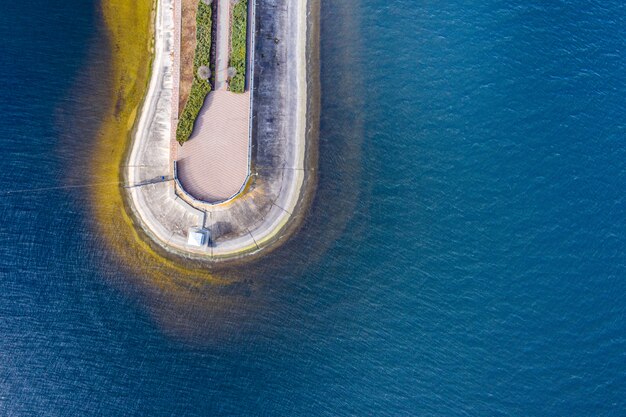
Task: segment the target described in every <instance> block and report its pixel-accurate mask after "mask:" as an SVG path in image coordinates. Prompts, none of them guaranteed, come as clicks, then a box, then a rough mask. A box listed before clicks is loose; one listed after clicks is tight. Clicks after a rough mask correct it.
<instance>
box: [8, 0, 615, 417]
mask: <svg viewBox="0 0 626 417" xmlns="http://www.w3.org/2000/svg"><path fill="white" fill-rule="evenodd" d="M625 39H626V7H625V6H624V4H623V2H620V1H614V0H607V1H603V2H593V1H577V2H574V1H572V0H563V1H559V2H546V1H527V2H512V1H496V0H486V1H482V2H460V1H448V2H428V1H415V0H396V1H393V2H390V1H386V0H345V1H341V2H339V1H337V2H326V1H324V2H322V30H321V45H322V48H321V58H322V65H321V81H322V112H321V132H320V178H319V180H320V181H319V188H318V192H317V194H316V199H315V201H314V203H313V206H312V208H311V212H310V214H309V217H308V220H307V222H306V223H305V225H304V228H303V230H302V232H301V233H299V235H298V236H297V237H296V238H295V239H294V240H293V241H292V242H290V243H289V244H288V245H287V246H285V247H284V248H282V249H281V250H279V251H277V252H276V253H274V254H272V255H271V256H269V257H268V258H266V259H264V260H262V261H260V262H258V263H255V264H252V265H249V266H247V267H245V268H242V269H241V270H240V271H238V274H239V275H240V276H241V277H242V281H241V285H240V286H236V285H235V286H233V287H232V288H229V289H227V290H223V289H220V290H216V289H212V288H210V286H208V288H204V289H199V290H198V291H200V292H201V294H199V295H198V297H197V298H196V299H195V303H194V304H193V305H191V303H186V300H185V299H184V298H183V299H181V297H180V296H178V295H172V294H168V293H167V290H157V289H155V287H151V285H150V283H149V278H146V277H139V276H133V274H132V273H131V272H130V271H129V269H128V268H127V267H125V266H124V265H122V264H121V263H120V262H119V260H118V259H117V258H116V257H115V255H114V254H110V253H106V251H104V250H103V247H105V246H104V245H103V242H102V238H101V237H100V236H99V235H98V229H97V227H96V225H95V224H94V220H93V219H92V216H91V213H90V206H89V204H88V199H87V198H86V197H85V196H84V189H81V188H55V187H64V186H66V185H68V184H70V185H76V184H81V183H82V184H84V183H85V181H89V180H90V179H89V178H87V176H86V175H85V174H84V173H85V172H86V171H87V168H88V166H89V151H90V149H91V148H92V147H93V144H94V143H95V141H96V140H97V136H96V132H97V122H98V120H99V117H100V116H99V115H101V112H102V111H103V109H102V103H104V102H105V101H106V98H107V97H108V95H107V94H109V91H108V90H107V74H108V70H109V69H108V66H107V62H108V61H107V55H108V52H107V44H106V32H105V31H104V29H103V27H102V23H101V20H100V16H99V12H98V3H97V0H51V1H48V2H39V3H37V6H36V7H34V6H33V5H32V4H29V3H27V2H2V3H1V4H0V41H1V42H0V45H1V46H0V108H1V110H0V145H1V149H2V151H3V157H2V158H1V159H0V164H1V167H0V168H1V169H0V188H1V190H2V191H3V193H2V195H1V198H0V219H1V220H0V415H3V416H4V415H6V416H75V415H94V416H95V415H106V416H121V415H137V416H139V415H145V416H174V415H176V416H183V415H184V416H212V415H263V416H278V415H284V416H313V415H327V416H343V415H346V416H347V415H356V416H366V415H381V416H383V415H384V416H403V415H406V416H409V415H410V416H413V415H419V416H421V415H433V416H457V415H459V416H487V415H488V416H496V415H510V416H623V415H626V395H624V393H625V392H626V353H625V352H626V317H625V313H626V251H625V248H626V215H625V214H626V200H625V198H624V191H625V190H626V165H625V162H624V161H625V160H626V143H625V134H626V100H625V97H626V54H625V53H624V49H625V44H624V40H625ZM81 181H82V182H81ZM10 190H13V191H15V190H31V191H29V192H25V193H13V194H7V193H6V191H10ZM172 279H175V277H172ZM198 299H199V300H200V302H198Z"/></svg>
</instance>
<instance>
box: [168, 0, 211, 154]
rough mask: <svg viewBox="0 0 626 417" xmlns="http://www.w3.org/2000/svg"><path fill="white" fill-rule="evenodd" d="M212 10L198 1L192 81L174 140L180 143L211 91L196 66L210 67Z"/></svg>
mask: <svg viewBox="0 0 626 417" xmlns="http://www.w3.org/2000/svg"><path fill="white" fill-rule="evenodd" d="M212 19H213V11H212V8H211V6H209V5H206V4H205V3H204V2H203V1H202V0H200V1H199V2H198V13H197V15H196V54H195V57H194V60H193V73H194V77H193V82H192V84H191V92H190V93H189V98H188V99H187V103H186V104H185V108H184V109H183V111H182V112H181V113H180V115H179V120H178V128H177V129H176V140H177V141H178V143H180V144H181V145H182V144H183V143H184V142H186V141H187V140H188V139H189V136H191V132H192V131H193V125H194V123H195V122H196V118H197V117H198V113H199V112H200V109H201V108H202V105H203V104H204V99H205V98H206V96H207V94H209V92H210V91H211V83H210V82H209V81H206V80H203V79H201V78H199V77H198V68H199V67H201V66H203V65H204V66H207V67H209V68H211V67H212V66H211V65H210V61H211V27H212V25H213V20H212Z"/></svg>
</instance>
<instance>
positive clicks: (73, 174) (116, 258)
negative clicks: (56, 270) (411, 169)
mask: <svg viewBox="0 0 626 417" xmlns="http://www.w3.org/2000/svg"><path fill="white" fill-rule="evenodd" d="M355 1H356V0H355ZM351 3H352V2H332V3H330V2H323V3H322V4H321V16H320V17H321V18H320V20H321V26H320V31H321V33H320V34H316V33H312V34H311V35H312V38H316V37H317V35H319V36H320V37H321V48H320V50H319V54H320V55H321V56H317V54H316V53H313V54H312V55H311V56H310V57H309V59H311V60H313V65H312V66H313V67H315V66H316V65H315V63H316V62H320V58H321V65H320V74H319V75H320V77H319V78H320V80H321V83H320V84H321V90H322V95H321V113H320V125H319V175H318V179H317V181H318V182H317V189H316V192H315V196H314V198H313V200H312V201H311V204H310V205H309V207H308V212H307V213H306V216H304V220H303V222H302V225H301V227H300V229H299V231H298V232H297V233H296V234H295V235H294V236H293V237H292V238H291V239H290V240H289V241H288V242H287V243H285V244H284V245H283V246H281V247H279V248H277V249H276V250H274V251H273V252H271V253H270V254H268V255H266V256H264V257H262V258H260V259H258V260H254V261H251V262H248V263H245V264H243V265H240V266H237V267H227V268H218V269H212V270H211V272H208V273H207V271H206V269H204V270H201V269H193V268H194V266H197V265H194V264H193V263H189V264H188V265H181V264H180V263H177V262H171V261H168V260H163V259H162V257H160V256H159V254H155V248H154V245H150V244H149V243H148V242H147V241H146V237H145V236H144V237H141V236H139V235H138V234H137V231H136V230H134V228H133V227H131V226H130V222H128V220H127V219H126V220H125V218H126V217H127V213H125V210H124V209H123V207H121V204H120V202H121V200H120V199H119V198H118V197H111V195H110V194H112V193H113V192H117V193H120V189H119V187H112V186H108V187H109V188H101V189H96V190H94V192H93V193H92V194H90V195H83V194H80V193H79V192H74V193H73V195H72V197H73V198H74V199H75V201H76V203H77V204H78V205H80V206H81V207H85V210H86V211H87V212H86V213H84V217H85V223H86V229H87V230H89V231H90V233H89V240H90V242H89V246H91V247H92V249H91V250H90V254H89V256H91V257H92V261H93V262H94V263H97V264H98V265H99V266H101V270H102V271H103V274H104V275H105V276H106V277H108V281H109V282H110V283H111V284H112V285H113V286H114V287H116V288H118V289H119V290H120V291H122V292H123V293H126V294H128V295H129V296H131V297H133V298H136V299H138V300H139V303H140V304H141V305H145V306H146V307H147V309H148V312H149V314H150V315H151V316H152V317H153V318H154V320H155V321H156V322H157V323H158V324H159V326H160V327H161V328H162V329H163V331H164V332H165V333H167V334H170V335H171V336H173V337H174V338H175V339H177V340H180V341H183V342H184V343H189V344H192V345H211V344H213V343H219V342H221V341H224V340H232V339H236V338H237V337H241V336H242V335H245V334H246V333H247V332H249V331H254V329H255V327H256V325H257V324H258V320H261V319H260V317H267V315H264V314H262V312H263V311H264V310H266V309H270V308H274V305H273V303H274V302H280V294H277V292H279V291H280V289H281V288H282V289H285V288H288V285H289V282H293V281H294V280H298V279H301V278H303V276H304V275H305V273H306V272H307V271H308V270H310V269H311V268H312V267H313V266H315V265H316V264H318V263H319V262H321V261H322V260H323V259H324V256H325V255H326V254H327V253H328V252H329V251H331V250H332V247H333V244H334V242H336V241H337V240H338V239H340V238H341V236H342V235H343V234H344V233H345V231H346V228H347V226H348V224H349V222H350V220H351V218H352V215H353V214H354V212H355V209H356V206H357V202H359V201H361V202H363V201H369V200H370V199H371V189H370V188H369V187H367V186H365V187H364V185H363V181H361V170H362V161H361V147H362V141H363V119H362V112H361V109H362V107H363V100H364V98H363V96H362V92H363V86H362V75H361V74H360V73H359V71H360V70H361V67H360V66H359V65H358V64H359V62H358V61H359V57H358V54H359V51H360V45H359V42H360V40H359V36H358V34H359V22H358V21H357V20H356V19H357V18H356V16H355V13H353V9H354V5H353V4H351ZM318 6H319V5H318ZM316 9H317V7H315V6H313V7H312V8H311V11H310V13H313V15H312V16H310V17H311V18H312V19H316V18H317V17H316V15H315V14H316V13H319V12H318V11H316ZM120 13H121V12H120ZM331 15H332V16H333V18H332V19H327V17H328V16H331ZM337 16H340V17H337ZM109 20H110V18H109ZM103 21H106V18H105V19H103ZM103 26H104V25H103ZM99 30H101V31H102V39H105V38H106V35H105V34H104V33H105V32H106V29H99ZM330 34H332V36H330ZM110 36H111V35H110ZM112 37H113V40H112V41H111V39H107V40H106V41H104V40H102V41H98V42H99V43H105V42H111V43H112V45H113V46H112V47H111V48H108V49H110V50H112V53H113V54H116V53H118V52H119V45H120V43H119V41H118V42H116V41H115V35H112ZM106 49H107V48H102V45H101V44H100V45H97V47H95V48H94V50H93V54H92V55H93V62H94V65H93V66H92V69H91V70H90V71H87V72H86V73H85V74H83V75H82V76H81V77H80V79H79V80H78V81H77V87H76V90H75V91H74V93H73V95H74V96H75V97H77V99H75V100H73V101H72V103H73V104H72V105H70V106H67V108H64V109H62V110H61V111H60V112H59V114H60V117H59V123H60V126H61V128H62V129H63V131H65V132H67V134H65V135H64V141H63V143H62V145H63V146H62V149H61V152H66V153H68V155H69V154H71V155H74V156H75V155H79V158H78V160H77V161H76V162H75V163H74V164H72V165H71V166H70V168H69V170H68V171H69V172H68V176H67V180H66V181H67V183H75V182H79V181H83V182H84V181H85V179H86V178H88V180H91V181H98V180H102V179H101V177H105V178H109V177H111V176H112V175H113V174H112V173H111V172H110V171H111V162H110V160H114V159H115V155H116V154H119V153H120V151H119V149H116V148H115V146H125V145H124V141H125V140H126V139H125V138H124V137H120V138H109V137H108V136H111V135H112V134H116V133H117V134H119V132H116V131H115V130H113V131H111V130H109V131H107V130H106V129H103V128H102V127H101V125H102V124H105V125H106V123H107V122H106V121H102V120H107V119H108V118H109V117H110V116H105V118H102V116H101V114H107V112H109V113H110V112H111V109H112V108H113V109H117V108H118V107H119V106H118V103H119V97H124V94H122V93H121V92H122V89H121V88H120V90H119V91H118V92H117V93H116V92H115V91H113V90H112V89H111V88H107V87H109V85H114V83H115V80H113V81H110V80H111V78H115V77H116V75H115V69H114V68H111V66H110V65H107V62H109V56H108V55H107V53H105V52H103V50H106ZM317 75H318V74H314V75H313V77H314V78H315V77H316V76H317ZM102 80H106V81H107V82H102ZM318 90H319V89H318ZM324 92H326V93H324ZM312 93H313V94H311V97H312V103H313V105H314V104H315V101H317V99H318V98H319V96H317V94H316V92H315V91H312ZM317 93H318V94H319V92H317ZM113 101H114V102H115V103H114V106H113V107H111V105H109V104H108V103H112V102H113ZM85 102H89V103H94V104H93V105H92V106H84V105H83V104H84V103H85ZM135 114H136V110H135V109H131V110H130V117H131V118H134V115H135ZM99 118H100V120H101V122H100V123H98V122H96V121H97V120H98V119H99ZM113 118H114V119H116V120H117V122H118V124H124V122H125V121H124V120H123V117H120V115H119V111H117V110H115V114H114V115H113ZM120 118H121V119H122V120H121V123H119V122H120V120H119V119H120ZM315 125H316V123H313V124H312V128H313V129H314V130H315V129H316V126H315ZM111 132H113V133H111ZM312 133H313V134H314V136H316V135H315V132H312ZM90 137H93V138H95V140H96V141H97V142H98V143H97V144H96V146H95V148H96V151H95V152H96V156H95V157H94V153H93V152H85V150H84V149H82V145H84V142H85V139H84V138H90ZM77 138H83V140H82V141H78V140H77ZM77 142H80V143H78V144H77ZM108 152H110V154H111V156H110V158H108V159H107V153H108ZM103 155H104V158H103ZM102 160H106V161H107V162H106V163H102V162H100V161H102ZM107 163H108V164H109V165H106V164H107ZM92 165H93V166H95V167H97V168H98V169H94V168H93V167H92ZM118 166H119V165H118ZM100 168H102V169H101V170H100V171H99V169H100ZM105 171H106V172H105ZM85 172H90V174H89V175H88V176H86V175H85ZM107 175H108V176H107ZM115 175H117V176H118V178H119V172H118V173H117V174H115ZM364 205H365V206H367V204H362V203H361V204H359V206H361V207H362V206H364ZM351 230H352V231H353V232H356V233H358V230H359V226H358V225H354V227H352V226H351ZM103 247H106V248H108V250H102V249H101V248H103ZM283 308H285V306H283Z"/></svg>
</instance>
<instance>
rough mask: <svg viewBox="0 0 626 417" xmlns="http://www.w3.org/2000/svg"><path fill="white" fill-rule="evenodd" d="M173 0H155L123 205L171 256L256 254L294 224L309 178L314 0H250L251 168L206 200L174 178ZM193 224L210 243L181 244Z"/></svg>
mask: <svg viewBox="0 0 626 417" xmlns="http://www.w3.org/2000/svg"><path fill="white" fill-rule="evenodd" d="M178 2H179V0H159V1H158V10H157V13H156V22H155V23H156V31H155V34H156V38H155V59H154V65H153V73H152V79H151V82H150V86H149V89H148V93H147V95H146V99H145V102H144V105H143V108H142V110H141V114H140V118H139V122H138V125H137V130H136V135H135V137H134V140H133V144H132V149H131V152H130V155H129V160H128V164H127V166H128V169H127V172H126V176H127V182H128V184H129V185H128V188H127V191H128V193H127V194H128V198H129V203H130V204H129V206H130V207H131V210H132V212H133V214H134V216H135V218H136V220H137V224H139V225H140V226H141V227H142V228H143V230H144V231H145V233H146V234H147V235H148V236H150V237H151V238H152V239H153V240H154V242H156V243H157V244H159V245H160V246H162V247H163V248H164V249H166V250H167V251H169V252H171V253H174V254H176V255H182V256H186V257H191V258H196V259H203V260H209V261H224V260H236V259H241V258H245V257H248V256H254V255H259V254H262V253H263V252H265V251H268V250H270V249H272V248H274V247H276V246H277V245H279V244H281V243H282V242H284V241H285V240H286V239H287V238H288V236H289V235H290V233H292V232H293V231H294V230H295V229H296V226H297V225H298V224H299V223H300V222H301V220H302V218H303V216H304V212H305V211H306V207H307V205H308V201H309V199H310V197H311V193H312V189H313V186H314V182H315V178H316V174H315V168H316V165H317V161H316V154H317V149H316V147H317V144H316V140H317V138H316V137H315V136H316V135H317V117H318V115H317V108H316V107H317V103H316V100H315V99H314V100H312V99H311V98H312V97H317V95H316V94H315V95H310V94H309V88H317V80H316V79H315V77H311V74H316V72H313V73H312V72H311V71H310V66H311V65H317V64H318V63H317V62H314V61H312V60H308V59H307V54H308V53H310V52H311V49H310V48H311V47H317V42H316V40H315V39H308V35H309V34H310V33H317V32H316V28H314V27H313V25H317V21H316V19H317V16H318V15H317V13H316V12H313V13H310V8H318V7H319V3H318V2H317V0H308V1H307V0H273V1H259V2H258V3H257V4H256V6H254V3H253V2H251V6H254V7H255V8H256V9H255V11H256V18H255V21H254V25H253V27H254V28H255V31H254V33H255V40H256V42H255V60H254V63H253V64H252V65H254V83H253V84H254V86H255V87H254V91H253V117H252V143H251V153H252V155H251V173H252V175H251V179H250V181H249V185H248V187H247V188H246V189H245V190H244V192H243V193H242V194H240V195H239V196H238V197H236V198H235V199H233V200H231V201H229V202H227V203H225V204H218V205H210V204H203V203H201V202H198V201H195V200H193V199H191V198H189V196H188V195H186V193H185V192H184V190H181V189H180V188H177V187H176V182H175V181H174V180H173V164H172V158H171V157H170V152H171V148H172V142H171V141H172V137H173V134H172V129H174V128H175V126H176V125H175V121H176V112H177V104H176V105H173V103H177V92H176V88H177V77H178V68H177V62H176V60H177V54H176V52H177V51H176V49H177V47H178V45H177V43H178V39H179V38H178V36H179V35H178V34H177V33H176V30H177V28H178V27H179V26H178V21H177V16H179V11H177V7H180V5H179V3H178ZM308 2H312V3H313V4H307V3H308ZM178 10H179V9H178ZM311 16H312V19H309V18H308V17H311ZM311 78H313V79H311ZM311 82H312V83H313V84H311ZM194 227H202V228H204V229H206V230H208V231H210V234H211V242H210V244H209V245H207V246H205V247H194V246H190V245H188V244H187V233H188V231H189V229H190V228H194Z"/></svg>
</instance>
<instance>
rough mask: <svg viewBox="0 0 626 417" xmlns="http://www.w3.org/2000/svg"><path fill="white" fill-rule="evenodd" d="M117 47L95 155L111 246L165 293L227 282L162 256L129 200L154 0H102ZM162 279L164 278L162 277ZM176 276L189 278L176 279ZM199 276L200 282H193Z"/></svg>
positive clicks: (98, 208) (97, 208) (101, 220)
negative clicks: (127, 176) (128, 164)
mask: <svg viewBox="0 0 626 417" xmlns="http://www.w3.org/2000/svg"><path fill="white" fill-rule="evenodd" d="M101 6H102V13H103V16H104V21H105V23H106V25H107V28H108V30H109V42H110V46H111V69H110V74H111V78H110V80H109V84H110V86H111V97H110V100H109V102H110V104H109V110H108V112H107V114H105V115H104V117H103V122H102V126H101V128H100V132H99V136H98V139H97V143H96V145H95V149H94V153H93V158H92V161H93V164H92V169H93V172H92V173H91V175H92V178H97V179H98V183H99V184H100V185H98V186H96V187H94V188H93V189H92V196H91V197H92V198H91V201H92V204H93V212H94V214H95V217H96V221H97V224H98V226H99V227H100V232H101V233H102V234H103V236H104V238H105V241H106V243H107V244H108V246H109V247H110V248H111V249H112V250H113V251H114V252H115V253H116V254H117V255H118V256H119V258H121V259H122V260H123V261H124V263H125V264H127V266H129V267H130V268H132V269H133V270H134V271H135V272H137V273H139V274H141V275H149V277H150V278H157V279H156V280H155V282H154V284H156V285H158V286H159V287H161V288H162V289H166V288H168V289H169V290H171V289H172V288H173V287H175V286H178V285H180V284H183V283H184V286H185V287H186V288H187V289H189V286H190V285H191V286H194V285H199V284H200V283H201V282H206V281H207V280H210V281H211V282H216V283H217V282H225V281H226V280H224V279H223V278H220V277H217V276H216V275H215V274H209V273H207V272H206V271H192V270H190V269H188V268H185V267H184V266H183V265H182V264H178V263H176V262H174V261H172V260H170V259H167V258H166V257H164V256H162V255H161V254H160V253H158V252H157V251H156V250H155V249H154V248H153V247H152V246H151V244H149V243H147V242H146V240H145V239H144V237H143V236H141V235H140V233H139V232H138V230H137V229H136V227H135V225H134V223H133V219H132V218H131V217H130V216H129V214H128V211H127V208H126V206H125V201H124V195H123V193H124V190H123V189H122V188H121V184H122V182H123V175H122V171H123V161H124V160H125V157H126V152H128V148H129V145H130V142H131V134H132V129H133V126H134V124H135V121H136V118H137V113H138V109H139V108H140V106H141V103H142V100H143V97H144V95H145V92H146V91H147V88H148V83H149V79H150V68H151V64H152V58H153V48H152V44H153V34H154V32H153V26H152V23H153V21H154V15H155V7H156V4H155V2H154V0H102V4H101ZM158 278H160V279H158ZM171 278H177V279H180V278H184V279H183V280H182V281H180V280H177V281H176V282H174V281H172V280H171ZM189 278H196V279H198V280H195V279H193V280H190V279H189Z"/></svg>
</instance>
